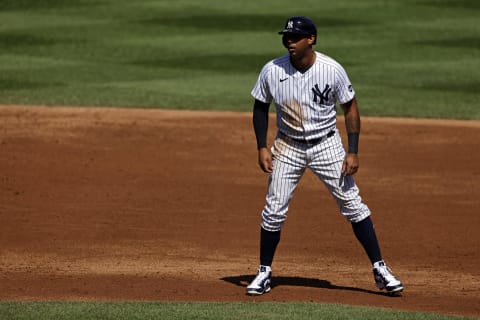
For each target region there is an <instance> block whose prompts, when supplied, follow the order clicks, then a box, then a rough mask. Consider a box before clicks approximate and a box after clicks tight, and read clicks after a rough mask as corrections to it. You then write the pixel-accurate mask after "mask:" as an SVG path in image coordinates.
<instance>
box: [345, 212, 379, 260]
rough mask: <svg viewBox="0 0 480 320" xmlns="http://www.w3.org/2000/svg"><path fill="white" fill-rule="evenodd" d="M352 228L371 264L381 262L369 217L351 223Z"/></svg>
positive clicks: (375, 236)
mask: <svg viewBox="0 0 480 320" xmlns="http://www.w3.org/2000/svg"><path fill="white" fill-rule="evenodd" d="M352 227H353V232H354V233H355V236H356V237H357V239H358V241H360V243H361V244H362V246H363V248H364V249H365V251H366V252H367V255H368V258H369V259H370V261H371V262H372V264H373V263H375V262H377V261H380V260H382V254H381V252H380V246H379V245H378V240H377V235H376V234H375V228H374V227H373V223H372V220H371V219H370V217H368V218H366V219H364V220H362V221H360V222H357V223H352Z"/></svg>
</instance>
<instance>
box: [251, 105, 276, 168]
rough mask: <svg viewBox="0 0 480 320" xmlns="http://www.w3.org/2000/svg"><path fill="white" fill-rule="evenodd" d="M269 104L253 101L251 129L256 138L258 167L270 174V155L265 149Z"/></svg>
mask: <svg viewBox="0 0 480 320" xmlns="http://www.w3.org/2000/svg"><path fill="white" fill-rule="evenodd" d="M269 108H270V103H265V102H262V101H260V100H257V99H255V103H254V105H253V129H254V131H255V136H256V138H257V149H258V165H259V166H260V168H261V169H262V170H263V171H264V172H266V173H270V172H272V154H271V152H270V150H268V148H267V132H268V109H269Z"/></svg>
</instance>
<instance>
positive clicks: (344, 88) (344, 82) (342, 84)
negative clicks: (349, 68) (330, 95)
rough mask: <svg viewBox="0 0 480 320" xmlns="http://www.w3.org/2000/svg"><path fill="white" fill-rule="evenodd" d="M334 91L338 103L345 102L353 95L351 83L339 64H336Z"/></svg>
mask: <svg viewBox="0 0 480 320" xmlns="http://www.w3.org/2000/svg"><path fill="white" fill-rule="evenodd" d="M335 91H336V96H337V99H338V102H339V103H340V104H344V103H347V102H349V101H350V100H352V99H353V98H354V97H355V90H354V89H353V86H352V83H351V82H350V79H349V78H348V75H347V72H346V71H345V69H344V68H343V67H342V66H341V65H340V64H337V65H336V72H335Z"/></svg>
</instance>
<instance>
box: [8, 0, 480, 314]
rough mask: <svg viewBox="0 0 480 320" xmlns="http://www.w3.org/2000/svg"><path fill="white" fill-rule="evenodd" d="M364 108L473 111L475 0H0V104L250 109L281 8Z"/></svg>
mask: <svg viewBox="0 0 480 320" xmlns="http://www.w3.org/2000/svg"><path fill="white" fill-rule="evenodd" d="M303 14H306V15H309V16H310V17H311V18H313V19H314V20H315V21H316V22H317V26H318V29H319V37H318V38H319V39H318V45H317V47H316V48H317V50H319V51H322V52H324V53H326V54H328V55H331V56H332V57H334V58H335V59H337V60H338V61H339V62H341V63H342V64H343V65H344V67H345V68H346V69H347V72H348V73H349V75H350V78H351V80H352V82H353V83H354V86H355V89H356V91H357V96H358V99H359V102H360V108H361V110H362V114H363V115H372V116H408V117H431V118H458V119H480V104H479V102H478V97H479V93H478V89H479V88H480V37H479V34H480V24H479V23H478V20H479V17H480V2H479V1H476V0H456V1H455V0H437V1H436V0H418V1H413V0H405V1H401V0H398V1H394V0H362V1H348V0H337V1H325V0H312V1H310V0H299V1H286V0H275V1H273V0H268V1H240V0H223V1H218V0H202V1H198V0H178V1H174V0H159V1H153V0H145V1H127V0H102V1H97V0H95V1H94V0H76V1H67V0H64V1H62V0H1V1H0V104H27V105H39V104H42V105H66V106H124V107H146V108H172V109H216V110H238V111H247V110H250V109H251V105H252V98H251V97H250V90H251V88H252V86H253V84H254V82H255V80H256V77H257V75H258V72H259V71H260V68H261V67H262V66H263V64H264V63H265V62H267V61H268V60H270V59H272V58H274V57H277V56H279V55H282V54H284V49H283V47H282V46H281V43H280V37H279V36H278V35H277V34H276V33H277V31H278V30H279V29H280V28H282V27H283V23H284V21H285V19H286V18H287V17H288V16H290V15H303ZM0 318H1V319H153V318H155V319H157V318H158V319H253V318H255V319H313V318H314V319H457V318H455V317H450V316H441V315H429V314H423V313H407V312H395V311H386V310H381V309H371V308H357V307H355V308H354V307H345V306H340V305H322V304H313V303H295V304H287V303H285V304H283V303H249V304H243V303H227V304H225V303H218V304H215V303H134V302H131V303H100V302H91V303H90V302H48V303H41V302H21V303H20V302H1V303H0Z"/></svg>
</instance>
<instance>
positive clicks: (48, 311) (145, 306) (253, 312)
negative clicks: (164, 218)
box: [0, 302, 471, 320]
mask: <svg viewBox="0 0 480 320" xmlns="http://www.w3.org/2000/svg"><path fill="white" fill-rule="evenodd" d="M0 317H1V318H2V319H22V320H29V319H31V320H47V319H66V320H75V319H79V320H80V319H81V320H84V319H102V320H109V319H112V320H121V319H162V320H170V319H171V320H178V319H198V320H202V319H204V320H216V319H218V320H220V319H227V320H230V319H238V320H244V319H259V320H274V319H275V320H276V319H285V320H304V319H317V320H340V319H369V320H373V319H378V320H410V319H422V320H460V319H471V318H466V317H457V316H444V315H436V314H428V313H413V312H400V311H392V310H384V309H375V308H364V307H347V306H342V305H334V304H317V303H288V304H287V303H270V302H268V303H178V302H176V303H160V302H138V303H133V302H75V303H72V302H48V303H26V302H23V303H18V302H15V303H3V304H0Z"/></svg>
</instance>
